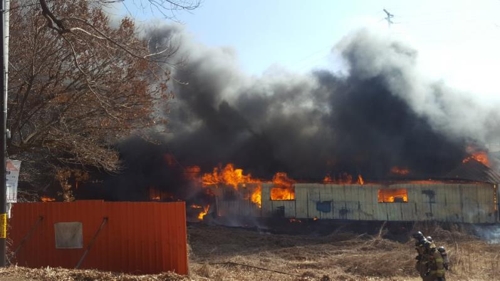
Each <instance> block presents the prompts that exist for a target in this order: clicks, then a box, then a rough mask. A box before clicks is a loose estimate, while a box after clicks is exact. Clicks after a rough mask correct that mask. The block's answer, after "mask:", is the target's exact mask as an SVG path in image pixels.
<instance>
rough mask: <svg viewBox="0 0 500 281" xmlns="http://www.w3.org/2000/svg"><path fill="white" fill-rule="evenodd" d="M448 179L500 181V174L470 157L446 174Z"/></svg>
mask: <svg viewBox="0 0 500 281" xmlns="http://www.w3.org/2000/svg"><path fill="white" fill-rule="evenodd" d="M445 178H446V179H455V180H470V181H476V182H489V183H495V184H496V183H500V174H499V173H498V172H496V171H495V170H494V169H492V168H490V167H488V166H486V165H484V164H483V163H481V162H479V161H477V160H475V159H470V160H469V161H466V162H465V163H461V164H460V165H459V166H458V167H456V168H455V169H453V170H452V171H451V172H449V173H448V174H446V175H445Z"/></svg>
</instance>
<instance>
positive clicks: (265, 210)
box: [260, 183, 272, 217]
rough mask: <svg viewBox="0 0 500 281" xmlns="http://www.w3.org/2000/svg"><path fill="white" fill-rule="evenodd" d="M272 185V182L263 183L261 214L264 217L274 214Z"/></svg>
mask: <svg viewBox="0 0 500 281" xmlns="http://www.w3.org/2000/svg"><path fill="white" fill-rule="evenodd" d="M271 187H272V184H268V183H264V184H262V191H261V195H260V197H261V202H262V206H261V214H262V215H263V216H264V217H269V216H271V214H272V201H271Z"/></svg>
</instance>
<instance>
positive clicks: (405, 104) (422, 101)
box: [150, 27, 499, 180]
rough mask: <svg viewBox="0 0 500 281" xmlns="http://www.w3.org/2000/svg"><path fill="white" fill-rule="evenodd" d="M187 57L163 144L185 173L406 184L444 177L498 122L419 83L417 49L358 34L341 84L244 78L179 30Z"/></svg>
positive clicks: (223, 52) (308, 78)
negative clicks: (404, 177) (352, 177)
mask: <svg viewBox="0 0 500 281" xmlns="http://www.w3.org/2000/svg"><path fill="white" fill-rule="evenodd" d="M172 32H174V33H176V34H177V35H178V36H177V39H178V40H181V42H180V46H181V53H182V54H184V55H186V56H183V57H187V58H188V59H187V60H186V61H185V63H184V64H183V65H182V67H179V68H176V69H175V71H174V73H173V74H174V77H175V78H176V80H178V81H181V82H182V83H174V84H173V85H174V92H175V93H176V99H175V101H174V102H173V103H172V105H171V108H170V113H169V119H170V123H169V127H168V129H169V132H170V133H169V137H168V140H167V145H168V147H169V149H170V151H171V152H172V154H174V155H175V156H176V157H177V159H178V160H179V161H180V162H182V163H185V164H186V165H200V166H201V167H202V168H203V170H205V171H210V170H211V169H212V168H213V167H214V166H217V165H218V164H222V165H224V164H225V163H234V164H235V165H236V166H238V167H242V168H244V169H245V171H247V172H250V173H252V175H255V176H259V177H267V178H269V177H270V176H272V175H273V174H274V173H276V172H278V171H282V172H287V173H288V174H289V175H290V176H291V177H293V178H296V179H299V180H318V179H322V178H323V177H324V176H325V175H326V174H333V175H335V174H338V173H342V172H347V173H351V174H358V173H359V174H362V175H363V176H365V177H368V178H377V179H380V178H384V177H387V176H388V175H389V171H390V168H391V167H393V166H399V167H405V168H408V169H409V170H411V171H412V172H413V175H414V176H417V177H418V176H436V175H440V174H442V173H445V172H447V171H449V170H451V169H452V168H454V167H455V166H456V165H458V164H459V163H460V161H461V160H462V159H463V158H464V157H465V155H466V152H465V147H466V144H467V143H469V142H474V143H475V144H476V145H477V144H479V145H481V144H484V142H485V141H486V140H487V139H488V138H489V137H491V136H492V134H493V133H496V132H495V130H493V129H495V128H496V126H497V125H498V124H497V123H498V120H499V118H498V116H496V114H494V111H491V110H485V109H483V108H479V105H478V104H475V103H474V102H473V101H471V100H468V99H467V98H466V95H464V94H461V93H457V92H455V91H453V90H452V89H449V88H447V87H446V86H445V85H444V84H443V83H441V82H435V83H431V82H426V81H425V80H424V79H423V78H422V77H420V75H419V74H418V70H417V66H416V59H417V52H416V50H414V49H412V48H411V47H409V46H407V45H405V44H404V43H402V42H396V41H393V40H392V41H391V40H388V39H387V38H385V37H383V36H380V35H377V34H374V33H371V32H370V31H368V30H360V31H358V32H355V33H352V34H350V35H348V36H346V37H345V38H344V39H343V40H342V41H341V42H340V43H339V44H338V45H337V46H336V47H335V48H336V50H338V51H340V54H341V55H342V57H343V59H344V60H345V63H346V65H347V66H348V68H349V69H348V74H347V75H336V74H335V73H331V72H329V71H326V70H325V71H315V72H312V73H310V74H309V75H300V74H295V73H291V72H285V71H272V70H270V71H268V72H267V73H265V74H264V75H262V76H261V77H249V76H248V75H245V74H244V73H242V72H241V71H240V70H239V67H238V64H237V59H236V56H235V54H234V52H232V51H231V50H228V49H223V48H209V47H206V46H203V45H200V44H196V43H194V42H193V41H192V40H190V39H189V38H187V37H186V36H184V35H183V31H182V30H181V29H179V28H177V27H164V28H157V29H155V30H152V31H151V33H150V34H151V35H152V38H153V40H157V41H158V42H161V38H163V35H162V34H170V35H169V37H171V34H172Z"/></svg>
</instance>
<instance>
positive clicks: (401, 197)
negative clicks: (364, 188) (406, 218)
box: [378, 188, 408, 203]
mask: <svg viewBox="0 0 500 281" xmlns="http://www.w3.org/2000/svg"><path fill="white" fill-rule="evenodd" d="M378 202H379V203H393V202H405V203H406V202H408V190H407V189H405V188H397V189H379V190H378Z"/></svg>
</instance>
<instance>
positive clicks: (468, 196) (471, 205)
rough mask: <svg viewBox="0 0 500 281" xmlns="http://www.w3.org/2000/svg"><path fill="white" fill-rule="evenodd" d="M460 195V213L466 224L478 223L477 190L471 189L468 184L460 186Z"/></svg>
mask: <svg viewBox="0 0 500 281" xmlns="http://www.w3.org/2000/svg"><path fill="white" fill-rule="evenodd" d="M460 187H461V188H460V190H461V193H462V213H463V219H464V222H466V223H478V222H479V218H478V205H479V202H478V201H477V189H476V188H471V186H470V185H469V184H463V185H461V186H460Z"/></svg>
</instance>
